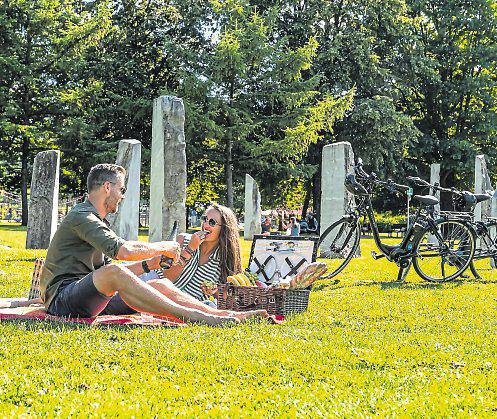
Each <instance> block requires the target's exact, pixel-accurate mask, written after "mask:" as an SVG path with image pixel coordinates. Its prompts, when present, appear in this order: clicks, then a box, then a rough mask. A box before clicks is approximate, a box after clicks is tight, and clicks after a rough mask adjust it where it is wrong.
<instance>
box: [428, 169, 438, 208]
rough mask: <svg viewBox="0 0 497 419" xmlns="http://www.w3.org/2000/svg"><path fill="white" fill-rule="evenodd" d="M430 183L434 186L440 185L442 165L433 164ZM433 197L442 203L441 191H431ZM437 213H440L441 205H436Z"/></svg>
mask: <svg viewBox="0 0 497 419" xmlns="http://www.w3.org/2000/svg"><path fill="white" fill-rule="evenodd" d="M430 183H431V184H432V185H433V184H435V183H438V184H439V185H440V163H433V164H432V165H431V166H430ZM431 194H432V195H433V196H436V197H437V198H438V200H439V201H440V191H433V190H432V191H431ZM435 211H438V212H440V204H438V205H435Z"/></svg>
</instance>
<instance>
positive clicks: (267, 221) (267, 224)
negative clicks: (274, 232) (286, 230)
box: [261, 217, 271, 236]
mask: <svg viewBox="0 0 497 419" xmlns="http://www.w3.org/2000/svg"><path fill="white" fill-rule="evenodd" d="M261 230H262V231H261V232H262V235H263V236H269V235H270V234H271V218H270V217H266V218H264V222H263V223H262V225H261Z"/></svg>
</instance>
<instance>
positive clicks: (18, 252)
mask: <svg viewBox="0 0 497 419" xmlns="http://www.w3.org/2000/svg"><path fill="white" fill-rule="evenodd" d="M141 238H142V239H144V240H146V235H143V236H141ZM24 241H25V231H24V230H23V229H22V228H20V227H12V226H9V227H6V226H5V225H4V226H0V244H1V245H5V246H9V247H11V248H10V249H0V271H1V272H0V294H1V295H2V296H5V297H8V296H20V295H25V294H26V293H27V290H28V287H29V282H30V274H31V269H32V265H33V261H34V259H35V258H36V257H38V256H43V255H44V254H45V251H43V250H40V251H31V250H29V251H28V250H24V249H23V246H24ZM242 246H243V258H244V263H245V265H246V263H247V260H248V255H249V252H250V243H249V242H244V241H242ZM373 248H374V246H373V243H372V241H371V240H365V241H363V247H362V255H363V256H362V257H361V258H358V259H354V260H353V261H352V262H351V264H350V265H349V266H348V267H347V268H346V270H345V271H344V272H343V273H342V274H341V275H339V276H338V277H337V278H336V279H338V280H339V282H338V283H335V282H334V279H333V280H331V281H328V283H321V284H318V285H317V286H316V287H315V288H316V289H317V290H316V291H313V292H312V293H311V300H310V305H309V310H308V312H306V313H305V314H302V315H296V316H294V317H291V318H289V319H288V320H287V321H286V322H285V324H283V325H277V326H272V325H267V324H260V323H251V324H245V325H242V326H238V327H233V328H210V327H203V326H189V327H187V328H183V329H181V330H168V329H133V328H126V327H109V328H106V329H92V328H90V327H87V326H82V325H76V326H71V325H62V324H50V323H37V322H4V323H1V324H0V342H1V345H0V416H8V417H18V416H20V415H26V416H27V415H30V414H37V415H44V416H54V415H61V416H63V417H65V416H68V415H75V416H80V417H85V416H90V415H92V416H121V417H130V416H138V417H150V416H158V417H163V416H165V415H172V414H179V415H182V416H189V417H193V416H197V415H198V416H223V417H253V416H260V415H263V416H284V417H294V416H297V415H298V416H310V417H314V416H372V415H381V416H385V415H387V416H394V415H399V416H407V415H409V416H416V417H424V416H431V417H435V416H441V415H443V416H453V415H455V416H468V415H473V416H489V417H490V416H495V415H496V412H497V395H496V388H497V384H496V382H497V349H496V348H497V336H496V329H497V320H496V313H497V297H496V294H497V292H496V291H497V273H494V272H492V271H489V270H485V271H483V272H482V275H483V279H482V280H474V279H467V280H464V281H456V282H453V283H450V284H445V285H436V284H435V285H432V284H429V283H426V282H423V281H421V280H420V279H419V278H417V277H416V274H415V273H414V272H411V273H410V274H409V275H408V277H407V281H406V282H405V283H403V284H396V283H394V282H393V280H394V279H395V276H396V267H395V266H394V265H392V264H390V263H388V262H386V261H385V260H379V261H374V260H373V259H372V258H371V256H370V251H371V250H372V249H373Z"/></svg>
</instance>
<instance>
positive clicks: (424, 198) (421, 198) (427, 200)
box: [412, 195, 440, 206]
mask: <svg viewBox="0 0 497 419" xmlns="http://www.w3.org/2000/svg"><path fill="white" fill-rule="evenodd" d="M412 199H414V200H415V201H418V202H421V203H422V204H424V205H426V206H430V205H437V204H438V203H439V202H440V201H439V200H438V198H436V197H434V196H433V195H414V196H413V197H412Z"/></svg>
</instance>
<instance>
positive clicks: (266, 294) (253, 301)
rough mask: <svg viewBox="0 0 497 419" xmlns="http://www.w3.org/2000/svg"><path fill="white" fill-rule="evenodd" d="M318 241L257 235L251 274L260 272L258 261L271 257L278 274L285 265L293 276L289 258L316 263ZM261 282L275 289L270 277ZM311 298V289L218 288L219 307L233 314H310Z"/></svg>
mask: <svg viewBox="0 0 497 419" xmlns="http://www.w3.org/2000/svg"><path fill="white" fill-rule="evenodd" d="M317 241H318V239H317V238H313V237H294V236H269V237H268V236H262V235H255V236H254V241H253V243H252V248H251V251H250V259H249V265H248V268H247V271H248V272H253V273H258V272H259V271H260V269H261V268H262V267H261V264H260V263H254V262H257V259H256V258H257V257H259V260H261V261H262V260H266V259H267V258H268V257H271V258H272V259H273V260H274V261H275V263H276V265H277V267H276V269H278V272H279V270H280V265H285V267H286V268H287V271H290V272H291V269H293V268H294V266H293V265H292V264H291V263H290V261H289V259H288V258H287V256H288V255H290V254H293V255H297V254H299V255H300V257H302V258H303V259H305V260H306V261H307V262H315V261H316V253H317ZM288 243H291V244H292V246H285V244H288ZM285 249H286V250H285ZM299 249H300V251H299ZM286 252H288V253H286ZM297 259H298V258H297ZM287 263H290V265H287ZM262 274H263V272H262ZM280 274H281V273H280ZM280 276H281V275H280ZM272 277H274V275H273V276H272ZM259 278H260V279H261V281H263V282H265V283H266V285H271V282H268V281H267V280H265V279H267V278H268V277H267V276H266V275H260V276H259ZM309 295H310V289H297V290H290V289H284V288H276V287H269V288H259V287H240V286H236V285H233V284H231V283H226V284H221V285H219V286H218V288H217V307H218V308H220V309H227V310H233V311H248V310H259V309H264V310H267V312H268V313H269V314H275V315H283V316H285V315H287V314H290V313H302V312H304V311H306V310H307V306H308V304H309Z"/></svg>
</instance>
